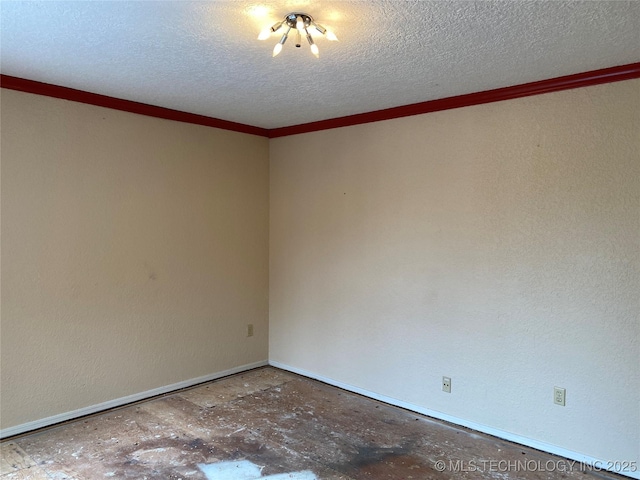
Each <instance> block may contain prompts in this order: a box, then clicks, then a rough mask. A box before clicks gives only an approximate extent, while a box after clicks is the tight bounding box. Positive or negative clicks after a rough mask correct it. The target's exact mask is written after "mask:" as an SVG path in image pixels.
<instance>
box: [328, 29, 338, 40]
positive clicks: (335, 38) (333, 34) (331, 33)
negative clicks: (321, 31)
mask: <svg viewBox="0 0 640 480" xmlns="http://www.w3.org/2000/svg"><path fill="white" fill-rule="evenodd" d="M325 35H326V37H327V39H328V40H331V41H332V42H337V41H338V37H336V34H335V33H333V32H332V31H331V30H327V33H326V34H325Z"/></svg>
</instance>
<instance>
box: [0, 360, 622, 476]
mask: <svg viewBox="0 0 640 480" xmlns="http://www.w3.org/2000/svg"><path fill="white" fill-rule="evenodd" d="M0 446H1V447H2V449H1V453H2V454H1V460H2V461H1V463H0V480H9V479H11V480H13V479H33V480H42V479H46V480H85V479H98V478H99V479H103V478H106V479H108V478H116V479H139V480H145V479H167V480H168V479H183V480H188V479H194V480H231V479H232V480H256V479H266V480H364V479H381V480H382V479H389V480H408V479H420V480H429V479H438V480H440V479H527V480H529V479H530V480H552V479H558V478H566V479H578V478H579V479H582V480H590V479H591V480H594V479H596V478H600V479H602V478H608V479H620V478H624V477H620V476H617V475H613V474H611V475H606V474H604V473H602V472H593V471H589V470H585V469H584V468H579V467H581V465H579V464H576V463H575V462H571V461H569V460H566V459H562V458H559V457H554V456H552V455H548V454H545V453H542V452H539V451H536V450H533V449H529V448H526V447H522V446H519V445H516V444H512V443H509V442H506V441H503V440H499V439H497V438H494V437H490V436H487V435H482V434H479V433H477V432H471V431H469V430H466V429H462V428H457V427H454V426H452V425H449V424H446V423H444V422H439V421H436V420H433V419H430V418H428V417H424V416H420V415H416V414H412V413H410V412H407V411H405V410H402V409H399V408H395V407H392V406H389V405H386V404H382V403H380V402H376V401H374V400H370V399H367V398H364V397H361V396H358V395H353V394H349V393H346V392H344V391H342V390H339V389H337V388H334V387H330V386H327V385H325V384H322V383H319V382H316V381H313V380H310V379H306V378H303V377H299V376H297V375H293V374H289V373H286V372H283V371H281V370H278V369H275V368H271V367H266V368H261V369H256V370H252V371H250V372H246V373H243V374H239V375H235V376H232V377H227V378H224V379H220V380H216V381H213V382H209V383H207V384H204V385H201V386H198V387H195V388H192V389H189V390H184V391H181V392H178V393H175V394H171V395H167V396H164V397H161V398H157V399H154V400H150V401H147V402H143V403H140V404H136V405H132V406H129V407H125V408H121V409H117V410H113V411H110V412H106V413H104V414H100V415H95V416H92V417H89V418H85V419H81V420H78V421H75V422H69V423H67V424H64V425H61V426H58V427H54V428H49V429H45V430H42V431H39V432H36V433H34V434H30V435H25V436H22V437H17V438H15V439H13V440H10V441H6V442H3V443H2V444H0ZM552 467H553V468H552Z"/></svg>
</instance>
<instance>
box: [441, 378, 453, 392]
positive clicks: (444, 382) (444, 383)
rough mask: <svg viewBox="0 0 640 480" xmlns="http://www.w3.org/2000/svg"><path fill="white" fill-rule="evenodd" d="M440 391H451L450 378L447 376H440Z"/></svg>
mask: <svg viewBox="0 0 640 480" xmlns="http://www.w3.org/2000/svg"><path fill="white" fill-rule="evenodd" d="M442 391H443V392H447V393H451V379H450V378H449V377H442Z"/></svg>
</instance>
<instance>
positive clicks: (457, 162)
mask: <svg viewBox="0 0 640 480" xmlns="http://www.w3.org/2000/svg"><path fill="white" fill-rule="evenodd" d="M638 132H640V81H638V80H633V81H627V82H621V83H615V84H609V85H603V86H597V87H590V88H584V89H578V90H571V91H565V92H560V93H554V94H547V95H542V96H536V97H529V98H524V99H519V100H514V101H508V102H500V103H493V104H489V105H482V106H475V107H469V108H463V109H457V110H450V111H445V112H439V113H433V114H428V115H422V116H418V117H410V118H404V119H397V120H390V121H386V122H380V123H375V124H368V125H359V126H353V127H347V128H341V129H335V130H330V131H323V132H315V133H310V134H304V135H298V136H292V137H285V138H279V139H275V140H272V141H271V144H270V150H271V154H270V162H271V179H270V183H271V193H270V195H271V213H270V218H271V223H270V258H271V263H270V360H272V361H276V362H280V363H282V364H285V365H288V366H290V367H293V368H296V369H300V370H304V371H307V372H312V373H313V374H315V375H319V376H323V377H326V378H329V379H332V380H334V381H338V382H344V383H345V384H348V385H352V386H355V387H357V388H362V389H366V390H369V391H372V392H375V393H377V394H381V395H386V396H388V397H392V398H396V399H399V400H402V401H404V402H409V403H412V404H414V405H418V406H423V407H425V408H429V409H432V410H436V411H439V412H443V413H445V414H448V415H452V416H455V417H457V418H461V419H465V420H468V421H472V422H475V423H478V424H481V425H486V426H489V427H492V428H494V429H500V430H502V431H506V432H511V433H513V434H518V435H520V436H524V437H527V438H530V439H534V440H537V441H540V442H546V443H547V444H550V445H555V446H558V447H561V448H566V449H568V450H571V451H574V452H578V453H580V454H584V455H590V456H592V457H595V458H600V459H605V460H626V461H636V462H639V461H640V451H639V446H640V409H639V408H638V405H639V404H640V345H639V341H640V320H639V317H638V315H639V312H640V303H639V302H640V301H639V297H638V292H640V135H639V134H638ZM292 152H304V154H303V155H302V154H301V155H299V154H293V153H292ZM443 375H446V376H449V377H451V378H452V384H453V385H452V388H453V391H452V393H451V394H447V393H444V392H442V391H441V377H442V376H443ZM555 385H557V386H560V387H564V388H566V390H567V401H566V403H567V404H566V406H565V407H559V406H556V405H554V404H553V402H552V393H553V387H554V386H555Z"/></svg>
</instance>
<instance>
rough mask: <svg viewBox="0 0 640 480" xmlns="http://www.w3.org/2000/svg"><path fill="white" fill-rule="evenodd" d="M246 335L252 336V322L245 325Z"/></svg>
mask: <svg viewBox="0 0 640 480" xmlns="http://www.w3.org/2000/svg"><path fill="white" fill-rule="evenodd" d="M247 337H253V323H250V324H248V325H247Z"/></svg>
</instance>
